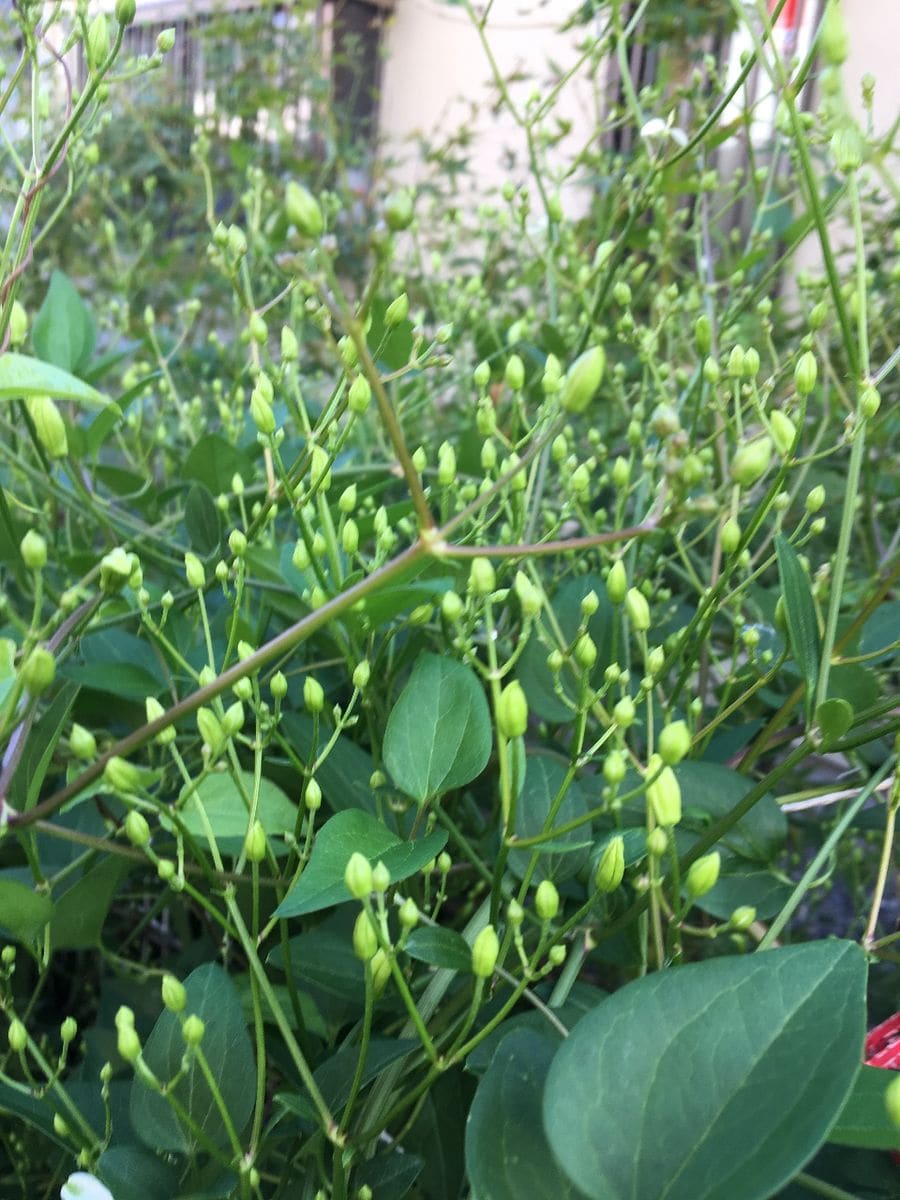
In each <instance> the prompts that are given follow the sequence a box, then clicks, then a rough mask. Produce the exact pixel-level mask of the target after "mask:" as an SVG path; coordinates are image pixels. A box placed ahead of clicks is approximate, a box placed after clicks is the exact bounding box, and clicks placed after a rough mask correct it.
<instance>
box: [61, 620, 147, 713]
mask: <svg viewBox="0 0 900 1200" xmlns="http://www.w3.org/2000/svg"><path fill="white" fill-rule="evenodd" d="M79 650H80V658H81V661H80V662H69V663H66V664H65V666H64V667H63V668H62V671H61V672H60V673H61V674H64V675H65V676H66V678H67V679H73V680H75V681H76V682H77V683H79V684H81V685H82V686H83V687H86V688H92V689H93V690H94V691H97V692H103V693H105V694H106V695H108V696H119V697H121V698H122V699H123V700H138V701H141V702H143V701H144V700H145V699H146V697H147V696H158V695H159V694H160V692H162V691H163V690H164V688H165V686H166V680H165V677H164V675H163V674H162V671H161V669H160V663H159V659H158V658H157V656H156V654H155V653H154V651H153V647H152V646H151V645H150V644H149V642H147V641H145V640H144V639H143V638H139V637H136V636H135V635H134V634H133V633H127V632H126V631H125V630H124V629H104V630H102V631H101V632H100V633H91V634H88V636H87V637H84V638H82V639H81V645H80V647H79Z"/></svg>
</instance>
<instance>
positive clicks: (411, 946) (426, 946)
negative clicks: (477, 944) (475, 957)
mask: <svg viewBox="0 0 900 1200" xmlns="http://www.w3.org/2000/svg"><path fill="white" fill-rule="evenodd" d="M404 950H405V951H406V953H407V954H408V955H409V957H410V958H414V959H416V960H417V962H423V963H428V965H429V966H431V967H447V968H448V969H449V970H451V971H459V972H462V973H465V972H468V971H471V970H472V947H471V946H470V945H469V943H468V942H467V941H466V939H465V938H464V937H463V936H462V934H460V933H457V932H456V930H455V929H443V928H442V927H441V926H439V925H420V926H419V927H418V928H417V929H414V930H413V931H412V933H411V934H410V935H409V937H408V939H407V941H406V945H405V946H404Z"/></svg>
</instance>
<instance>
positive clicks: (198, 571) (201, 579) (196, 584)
mask: <svg viewBox="0 0 900 1200" xmlns="http://www.w3.org/2000/svg"><path fill="white" fill-rule="evenodd" d="M184 574H185V578H186V579H187V585H188V587H190V588H194V589H195V591H198V592H201V591H202V590H203V589H204V588H205V587H206V572H205V571H204V569H203V563H202V562H201V561H200V559H199V558H198V557H197V555H196V554H194V553H193V551H191V550H188V552H187V554H185V556H184Z"/></svg>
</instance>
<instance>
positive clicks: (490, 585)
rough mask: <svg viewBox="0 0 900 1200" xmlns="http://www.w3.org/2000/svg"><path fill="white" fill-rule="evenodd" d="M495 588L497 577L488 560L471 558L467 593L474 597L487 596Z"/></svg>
mask: <svg viewBox="0 0 900 1200" xmlns="http://www.w3.org/2000/svg"><path fill="white" fill-rule="evenodd" d="M496 586H497V577H496V575H495V574H494V568H493V566H492V565H491V560H490V559H489V558H481V557H478V558H473V559H472V565H471V567H470V568H469V591H470V592H472V594H473V595H475V596H489V595H490V594H491V592H493V590H494V588H495V587H496Z"/></svg>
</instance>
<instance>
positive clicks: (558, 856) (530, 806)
mask: <svg viewBox="0 0 900 1200" xmlns="http://www.w3.org/2000/svg"><path fill="white" fill-rule="evenodd" d="M525 762H526V770H525V783H524V786H523V788H522V791H521V793H520V795H519V800H518V804H517V805H516V822H515V831H516V836H517V837H520V838H530V837H537V835H538V834H540V833H542V832H543V829H544V825H545V823H546V821H547V817H548V815H549V813H550V808H551V805H552V804H553V803H554V801H555V800H556V797H557V795H558V794H559V791H560V789H561V788H562V786H563V784H564V783H565V779H566V768H565V766H564V764H563V763H562V762H560V760H559V759H558V758H554V757H553V756H552V755H549V754H533V755H531V756H530V757H528V758H527V759H526V760H525ZM587 811H588V806H587V801H586V800H585V798H584V793H583V792H582V790H581V785H580V784H579V783H578V781H577V780H574V779H573V780H572V781H571V782H570V783H569V785H568V787H567V788H566V792H565V795H564V796H563V798H562V801H561V803H560V805H559V807H558V808H557V810H556V813H555V815H554V817H553V820H552V822H551V828H554V827H555V826H557V825H565V824H567V823H568V822H569V821H574V820H577V819H578V818H579V817H583V816H584V815H585V813H586V812H587ZM585 832H588V833H590V826H589V825H588V824H585V825H583V826H582V827H581V828H580V829H573V830H571V831H570V832H569V833H564V834H560V835H559V836H558V837H557V838H556V839H555V842H554V848H553V849H550V848H549V847H547V846H544V847H543V849H542V852H541V854H540V855H539V857H538V865H537V871H536V874H535V879H534V881H535V883H539V882H540V881H541V880H542V879H553V880H555V881H557V882H560V881H562V880H565V879H571V878H572V877H573V876H574V875H577V874H578V872H579V871H580V870H581V868H582V867H583V866H584V864H585V863H586V862H587V859H588V852H589V849H590V841H589V840H588V841H585V836H584V835H585ZM532 853H533V850H532V849H528V850H512V851H511V852H510V855H509V868H510V870H511V871H512V872H513V874H514V875H515V876H516V877H517V878H519V879H522V878H523V876H524V875H525V872H526V870H527V869H528V865H529V863H530V862H531V856H532Z"/></svg>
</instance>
